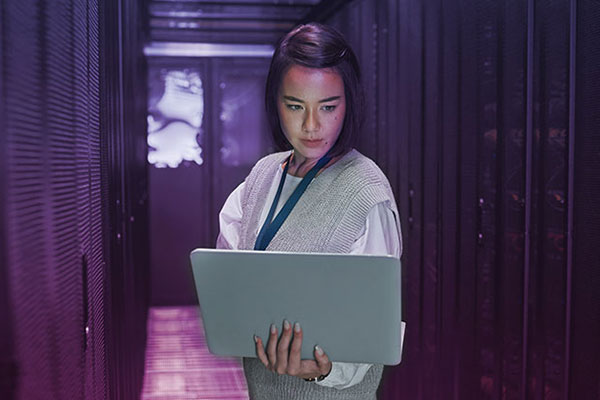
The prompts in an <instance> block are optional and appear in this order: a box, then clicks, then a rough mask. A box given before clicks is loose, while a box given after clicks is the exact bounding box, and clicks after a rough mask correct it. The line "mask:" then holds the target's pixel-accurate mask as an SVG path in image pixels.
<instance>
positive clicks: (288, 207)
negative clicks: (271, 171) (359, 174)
mask: <svg viewBox="0 0 600 400" xmlns="http://www.w3.org/2000/svg"><path fill="white" fill-rule="evenodd" d="M291 158H292V156H291V155H290V157H289V158H288V159H287V162H286V164H285V169H284V170H283V175H282V176H281V180H280V181H279V188H277V194H276V195H275V199H273V204H272V205H271V209H270V210H269V214H268V215H267V219H266V220H265V223H264V224H263V226H262V228H261V229H260V233H259V234H258V237H257V238H256V243H255V244H254V250H265V249H266V248H267V246H268V245H269V243H271V240H272V239H273V237H274V236H275V234H276V233H277V231H278V230H279V228H281V225H282V224H283V221H285V219H286V218H287V217H288V215H290V212H292V209H293V208H294V206H295V205H296V203H297V202H298V200H300V196H302V194H303V193H304V191H305V190H306V188H307V187H308V184H309V183H310V182H311V181H312V180H313V178H314V177H315V176H316V175H317V173H318V172H319V170H320V169H321V168H323V167H324V166H325V165H326V164H327V163H328V162H329V161H330V160H331V157H330V156H327V154H326V155H324V156H323V157H321V159H320V160H319V161H318V162H317V164H316V165H315V166H314V167H312V169H311V170H310V171H308V173H307V174H306V176H304V178H303V179H302V181H300V183H299V184H298V186H297V187H296V189H295V190H294V192H293V193H292V195H291V196H290V198H289V199H288V200H287V201H286V203H285V205H284V206H283V208H282V209H281V211H279V213H278V214H277V216H276V217H275V220H274V221H272V219H273V214H275V209H276V208H277V204H278V203H279V197H280V196H281V191H282V189H283V183H284V182H285V177H286V175H287V171H288V167H289V165H290V160H291ZM271 221H272V222H271Z"/></svg>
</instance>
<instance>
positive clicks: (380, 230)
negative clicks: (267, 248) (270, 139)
mask: <svg viewBox="0 0 600 400" xmlns="http://www.w3.org/2000/svg"><path fill="white" fill-rule="evenodd" d="M282 173H283V171H282V168H281V169H279V171H278V173H277V175H276V177H275V179H273V184H272V185H271V189H270V191H269V195H268V196H267V198H266V199H265V207H263V210H262V214H261V219H260V220H261V221H262V222H264V221H265V219H266V218H267V214H268V212H269V209H270V206H271V204H272V202H273V199H274V198H275V194H276V192H277V188H278V186H279V180H280V178H281V175H282ZM301 180H302V178H301V177H296V176H293V175H290V174H289V173H288V174H287V176H286V178H285V183H284V186H283V188H282V192H281V197H280V198H279V203H278V205H277V209H276V211H275V214H274V216H276V215H277V213H278V212H279V210H280V209H281V208H282V207H283V205H284V204H285V202H286V201H287V199H288V198H289V197H290V195H291V194H292V192H293V191H294V189H295V188H296V186H297V185H298V184H299V183H300V181H301ZM244 186H245V182H242V183H241V184H240V185H239V186H238V187H237V188H236V189H235V190H234V191H233V192H232V193H231V194H230V195H229V197H228V198H227V200H226V201H225V204H224V205H223V208H222V209H221V212H220V214H219V228H220V233H219V236H218V238H217V248H218V249H237V248H238V245H239V241H240V234H239V230H240V224H241V220H242V213H243V210H242V201H241V199H242V193H243V190H244ZM397 217H398V216H397V215H395V213H394V212H393V210H392V209H391V208H390V202H389V201H385V202H381V203H378V204H376V205H375V206H373V208H372V209H371V211H370V212H369V214H368V216H367V220H366V222H365V226H364V227H363V229H362V230H361V232H360V233H359V234H358V236H357V237H356V240H355V241H354V243H353V244H352V246H351V248H350V254H377V255H392V256H394V257H396V258H400V254H401V252H402V246H401V243H400V236H399V232H398V229H397V228H396V220H395V219H396V218H397ZM261 226H262V223H261V224H260V226H257V227H256V232H258V230H259V229H260V227H261ZM324 350H325V352H327V349H324ZM370 367H371V364H355V363H341V362H333V363H332V368H331V372H330V374H329V376H327V378H326V379H324V380H323V381H321V382H317V384H319V385H322V386H327V387H333V388H336V389H345V388H348V387H350V386H353V385H356V384H357V383H360V382H361V381H362V380H363V378H364V376H365V374H366V373H367V371H368V370H369V368H370Z"/></svg>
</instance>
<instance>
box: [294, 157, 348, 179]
mask: <svg viewBox="0 0 600 400" xmlns="http://www.w3.org/2000/svg"><path fill="white" fill-rule="evenodd" d="M339 158H340V156H338V157H334V158H332V159H331V160H330V161H329V162H328V163H327V164H326V165H325V166H324V167H323V168H322V169H321V171H319V172H318V173H317V176H318V175H319V174H320V173H321V172H322V171H323V170H324V169H325V168H327V167H328V166H330V165H331V164H333V163H335V162H336V161H337V160H338V159H339ZM319 160H320V159H319V158H306V157H304V156H302V155H301V154H300V153H298V152H297V151H294V153H293V155H292V159H291V160H290V166H289V167H288V173H289V174H291V175H293V176H297V177H300V178H303V177H304V176H305V175H306V174H308V172H309V171H310V170H311V169H312V168H313V167H314V166H315V165H316V164H317V163H318V162H319Z"/></svg>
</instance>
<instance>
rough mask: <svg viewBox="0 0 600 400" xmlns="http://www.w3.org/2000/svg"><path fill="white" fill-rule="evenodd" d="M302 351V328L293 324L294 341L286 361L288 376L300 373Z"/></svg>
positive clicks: (297, 324)
mask: <svg viewBox="0 0 600 400" xmlns="http://www.w3.org/2000/svg"><path fill="white" fill-rule="evenodd" d="M301 351H302V327H301V326H300V324H299V323H298V322H296V323H295V324H294V339H293V340H292V344H291V346H290V357H289V359H288V368H287V369H288V374H290V375H297V374H298V373H299V372H300V356H301Z"/></svg>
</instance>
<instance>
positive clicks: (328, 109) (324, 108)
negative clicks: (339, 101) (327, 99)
mask: <svg viewBox="0 0 600 400" xmlns="http://www.w3.org/2000/svg"><path fill="white" fill-rule="evenodd" d="M336 107H337V106H323V110H324V111H327V112H332V111H333V110H335V108H336Z"/></svg>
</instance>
